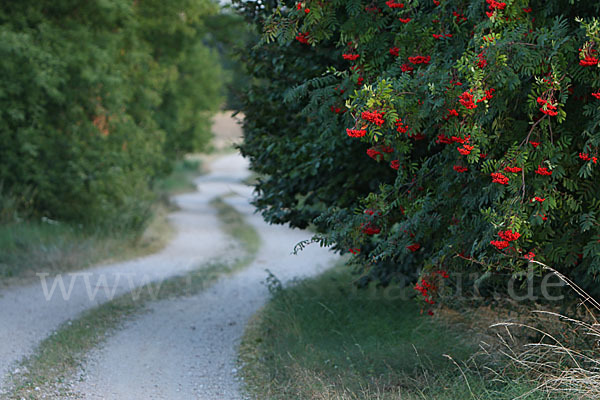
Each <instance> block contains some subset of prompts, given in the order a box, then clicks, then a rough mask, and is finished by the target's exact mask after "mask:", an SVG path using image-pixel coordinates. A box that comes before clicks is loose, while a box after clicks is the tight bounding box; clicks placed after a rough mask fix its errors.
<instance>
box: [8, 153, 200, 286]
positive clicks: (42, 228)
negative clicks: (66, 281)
mask: <svg viewBox="0 0 600 400" xmlns="http://www.w3.org/2000/svg"><path fill="white" fill-rule="evenodd" d="M200 173H201V163H200V161H188V160H182V161H178V162H176V163H175V165H174V168H173V171H172V173H171V174H170V175H169V176H167V177H165V178H163V179H160V180H159V181H157V183H156V185H155V191H156V193H157V198H158V199H159V201H157V202H156V203H155V205H154V206H153V208H152V213H151V214H152V217H151V218H150V220H149V222H148V223H147V225H146V226H145V230H144V231H143V232H138V231H124V230H119V229H114V230H113V229H108V228H102V229H93V228H90V227H80V226H76V225H72V224H66V223H58V222H55V221H49V220H25V221H14V220H11V219H8V218H7V219H5V221H10V222H5V223H2V224H0V283H1V284H5V285H7V284H14V283H23V282H24V281H29V280H32V279H35V277H36V276H35V274H36V273H37V272H40V271H43V272H48V273H61V272H68V271H73V270H80V269H84V268H87V267H89V266H92V265H95V264H97V263H99V262H111V261H119V260H123V259H127V258H133V257H138V256H142V255H146V254H150V253H154V252H156V251H158V250H160V249H161V248H162V247H163V246H164V245H165V244H166V243H167V242H168V240H169V239H170V238H171V236H172V233H173V230H172V228H171V227H170V226H169V225H168V222H167V219H166V215H167V212H168V211H169V209H171V206H170V204H169V200H168V198H169V196H171V195H173V194H177V193H183V192H186V191H193V190H195V189H196V186H195V184H194V183H193V178H195V177H197V176H198V175H199V174H200Z"/></svg>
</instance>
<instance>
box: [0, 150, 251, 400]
mask: <svg viewBox="0 0 600 400" xmlns="http://www.w3.org/2000/svg"><path fill="white" fill-rule="evenodd" d="M248 174H249V173H248V170H247V163H246V161H245V160H244V159H243V158H241V157H240V156H238V155H229V156H225V157H223V158H220V159H218V160H216V161H215V162H213V163H212V165H211V172H210V173H209V174H207V175H205V176H203V177H201V178H199V179H198V184H199V190H198V191H197V192H194V193H189V194H185V195H181V196H176V197H175V198H174V201H175V203H176V204H177V205H178V206H179V207H180V210H179V211H177V212H175V213H173V214H171V215H170V216H169V219H170V222H171V223H172V225H173V226H174V228H175V230H176V232H177V233H176V236H175V238H174V239H173V241H172V242H171V243H170V244H169V245H167V246H166V247H165V248H164V249H163V250H162V251H160V252H158V253H156V254H154V255H151V256H147V257H142V258H138V259H135V260H131V261H127V262H121V263H116V264H110V265H101V266H97V267H95V268H91V269H87V270H85V271H82V272H79V273H71V274H65V275H63V276H58V277H56V276H47V277H44V279H42V277H40V281H39V282H38V283H36V284H31V285H28V286H20V287H11V288H8V289H2V290H0V394H1V393H2V389H3V386H5V384H4V385H3V382H6V380H5V377H6V374H7V373H8V372H10V371H12V370H13V369H14V368H15V364H16V363H17V362H18V361H19V360H21V359H22V358H23V357H25V356H27V355H29V354H31V353H32V351H33V350H34V349H35V348H36V346H37V345H38V344H39V343H40V342H41V341H42V340H44V339H45V338H46V337H48V336H49V335H50V334H52V332H53V331H54V330H55V329H56V328H57V327H58V326H59V325H60V324H62V323H64V322H66V321H68V320H70V319H73V318H76V317H77V315H78V314H80V313H81V312H82V311H84V310H86V309H89V308H92V307H95V306H97V305H98V304H101V303H104V302H106V301H108V300H110V299H111V298H113V297H115V296H118V295H120V294H123V293H127V292H129V291H131V290H132V289H134V288H137V287H140V286H143V285H144V284H146V283H148V282H156V281H160V280H163V279H166V278H169V277H172V276H176V275H181V274H184V273H185V272H187V271H190V270H192V269H194V268H197V267H198V266H199V265H201V264H203V263H206V262H207V261H209V260H211V259H215V258H222V257H224V256H226V255H227V253H230V252H231V251H232V248H234V243H232V241H231V239H230V238H229V237H228V236H227V235H225V234H224V233H222V232H221V231H220V230H219V221H218V219H217V216H216V211H215V209H214V208H213V207H211V206H210V205H209V202H210V201H211V200H212V199H214V198H215V197H217V196H221V195H224V194H227V193H230V192H231V190H232V188H231V185H232V183H235V182H238V181H239V180H241V179H244V178H245V177H247V176H248ZM40 273H43V271H40ZM57 278H58V279H57ZM61 279H62V280H61ZM44 283H45V286H44ZM61 283H62V284H63V285H64V286H63V287H61V286H60V284H61ZM53 288H54V290H52V289H53ZM61 289H64V290H61Z"/></svg>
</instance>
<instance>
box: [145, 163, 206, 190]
mask: <svg viewBox="0 0 600 400" xmlns="http://www.w3.org/2000/svg"><path fill="white" fill-rule="evenodd" d="M203 172H204V171H203V163H202V162H201V161H200V160H199V159H193V160H192V159H183V160H179V161H177V162H175V164H174V165H173V171H171V173H170V174H169V175H168V176H166V177H164V178H162V179H159V180H158V181H157V182H156V183H155V185H154V190H155V191H156V192H157V193H159V194H164V195H173V194H179V193H185V192H190V191H194V190H196V185H195V184H194V178H195V177H197V176H198V175H200V174H202V173H203Z"/></svg>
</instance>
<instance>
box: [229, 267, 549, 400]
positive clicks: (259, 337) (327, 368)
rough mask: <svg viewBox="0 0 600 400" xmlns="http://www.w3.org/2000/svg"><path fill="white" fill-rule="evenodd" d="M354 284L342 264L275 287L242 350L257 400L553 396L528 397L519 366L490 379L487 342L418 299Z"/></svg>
mask: <svg viewBox="0 0 600 400" xmlns="http://www.w3.org/2000/svg"><path fill="white" fill-rule="evenodd" d="M352 279H353V278H352V275H351V274H350V273H349V272H348V270H347V267H344V266H343V265H339V266H337V267H335V268H334V269H333V270H330V271H328V272H326V273H325V274H323V275H321V276H319V277H317V278H313V279H309V280H304V281H300V282H298V283H297V284H295V285H293V286H291V287H288V288H283V289H277V287H278V286H277V285H272V287H274V290H273V293H274V294H273V298H272V300H271V301H270V302H269V303H268V304H267V305H266V306H265V307H264V308H263V309H262V310H261V311H260V312H259V313H258V314H257V315H256V316H255V317H254V318H253V320H252V321H251V322H250V324H249V325H248V328H247V330H246V333H245V336H244V338H243V340H242V344H241V347H240V365H241V376H242V377H243V378H244V380H245V382H246V390H247V392H248V394H249V395H250V396H251V398H254V399H260V400H264V399H297V400H301V399H313V400H334V399H335V400H346V399H348V400H349V399H366V400H375V399H377V400H387V399H390V400H391V399H396V400H397V399H405V400H413V399H415V400H416V399H436V400H463V399H465V400H467V399H481V400H484V399H485V400H492V399H493V400H504V399H506V400H508V399H514V398H517V397H519V396H522V397H519V399H527V400H537V399H540V400H541V399H542V398H543V399H551V398H556V397H548V396H547V395H543V396H542V395H540V394H533V393H532V394H527V393H528V392H529V391H531V390H532V389H533V388H534V386H533V384H531V383H529V381H527V380H526V379H525V378H524V377H523V376H522V375H520V374H519V371H518V370H512V371H510V372H509V371H508V370H507V371H505V373H504V374H497V373H493V372H492V371H498V370H501V369H502V367H503V366H502V365H498V364H497V360H498V358H495V357H491V356H490V355H486V356H483V355H482V356H477V357H475V356H473V355H474V354H475V353H477V352H478V350H479V348H478V346H479V339H480V338H481V336H479V335H477V334H476V333H474V332H472V331H470V330H469V329H468V327H466V326H464V325H460V326H457V325H453V324H451V323H450V322H449V321H448V320H444V319H443V318H437V317H433V318H432V317H429V316H428V315H422V314H421V313H420V310H419V307H418V305H417V304H416V303H415V301H414V300H411V299H405V300H399V299H397V298H396V299H393V298H389V296H387V295H386V293H388V294H389V293H390V292H386V291H384V290H382V289H378V288H375V287H371V288H369V289H367V290H357V289H354V288H353V285H352ZM408 290H410V289H408ZM396 297H399V296H396ZM405 298H406V297H405ZM494 359H495V360H496V361H494ZM494 363H496V364H494Z"/></svg>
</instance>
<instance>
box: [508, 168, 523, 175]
mask: <svg viewBox="0 0 600 400" xmlns="http://www.w3.org/2000/svg"><path fill="white" fill-rule="evenodd" d="M504 170H505V171H506V172H512V173H515V174H516V173H517V172H521V171H523V168H521V167H506V168H504Z"/></svg>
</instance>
